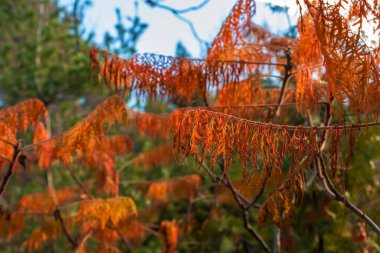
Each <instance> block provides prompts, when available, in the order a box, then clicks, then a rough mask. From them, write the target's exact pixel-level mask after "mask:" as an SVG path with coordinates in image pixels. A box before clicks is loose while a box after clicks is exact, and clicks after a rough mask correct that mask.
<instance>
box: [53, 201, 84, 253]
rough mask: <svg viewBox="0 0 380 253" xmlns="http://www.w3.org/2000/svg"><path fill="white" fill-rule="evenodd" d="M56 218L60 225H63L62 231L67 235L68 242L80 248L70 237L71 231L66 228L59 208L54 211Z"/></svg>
mask: <svg viewBox="0 0 380 253" xmlns="http://www.w3.org/2000/svg"><path fill="white" fill-rule="evenodd" d="M54 218H55V219H57V220H58V221H59V224H60V225H61V228H62V231H63V233H64V234H65V236H66V238H67V240H68V241H69V242H70V244H71V245H72V246H73V247H74V248H76V247H77V246H78V244H77V242H76V241H75V240H74V239H73V238H72V237H71V236H70V234H69V231H67V228H66V226H65V223H64V221H63V219H62V216H61V211H60V210H59V208H58V206H56V209H55V211H54Z"/></svg>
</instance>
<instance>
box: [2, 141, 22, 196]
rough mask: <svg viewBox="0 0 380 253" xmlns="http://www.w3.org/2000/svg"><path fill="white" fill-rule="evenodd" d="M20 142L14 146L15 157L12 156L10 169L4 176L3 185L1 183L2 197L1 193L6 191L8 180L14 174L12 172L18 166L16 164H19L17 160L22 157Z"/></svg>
mask: <svg viewBox="0 0 380 253" xmlns="http://www.w3.org/2000/svg"><path fill="white" fill-rule="evenodd" d="M19 147H20V143H18V144H17V145H16V146H14V148H13V149H14V151H13V157H12V161H11V163H10V164H9V167H8V170H7V172H6V174H5V176H4V179H3V181H2V182H1V185H0V197H1V195H2V194H3V193H4V191H5V188H6V187H7V185H8V182H9V180H10V178H11V176H12V173H13V170H14V169H15V167H16V164H17V160H18V158H19V157H20V155H21V152H20V148H19Z"/></svg>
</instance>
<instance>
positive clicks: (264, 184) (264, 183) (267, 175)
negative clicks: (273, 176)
mask: <svg viewBox="0 0 380 253" xmlns="http://www.w3.org/2000/svg"><path fill="white" fill-rule="evenodd" d="M269 177H270V169H269V168H267V173H266V175H265V178H264V180H263V182H262V184H261V187H260V191H259V192H258V193H257V195H256V197H255V198H254V199H253V200H252V202H251V203H250V204H249V205H248V206H246V207H245V209H246V210H248V209H250V208H251V207H252V206H254V205H256V204H257V201H259V199H260V198H261V196H262V195H263V193H264V190H265V186H266V184H267V181H268V178H269Z"/></svg>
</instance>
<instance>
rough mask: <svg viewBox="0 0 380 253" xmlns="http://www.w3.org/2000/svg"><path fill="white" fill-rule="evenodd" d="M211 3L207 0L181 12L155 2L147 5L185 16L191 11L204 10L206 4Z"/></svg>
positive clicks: (148, 0)
mask: <svg viewBox="0 0 380 253" xmlns="http://www.w3.org/2000/svg"><path fill="white" fill-rule="evenodd" d="M209 1H210V0H205V1H203V2H201V3H200V4H198V5H195V6H191V7H188V8H185V9H181V10H178V9H175V8H173V7H170V6H167V5H164V4H160V3H157V2H153V1H152V0H146V3H147V4H149V5H150V6H153V7H158V8H161V9H165V10H168V11H170V12H173V13H175V14H184V13H187V12H191V11H197V10H199V9H201V8H203V7H204V6H205V5H206V4H208V2H209Z"/></svg>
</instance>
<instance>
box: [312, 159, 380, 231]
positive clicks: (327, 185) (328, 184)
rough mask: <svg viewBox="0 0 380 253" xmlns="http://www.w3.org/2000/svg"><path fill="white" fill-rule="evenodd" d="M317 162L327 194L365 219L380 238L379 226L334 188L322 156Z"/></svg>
mask: <svg viewBox="0 0 380 253" xmlns="http://www.w3.org/2000/svg"><path fill="white" fill-rule="evenodd" d="M317 161H318V168H319V169H318V172H319V173H318V175H319V176H320V179H321V182H322V183H323V186H324V188H325V189H326V191H325V193H326V194H327V195H328V196H329V197H330V198H332V199H334V200H337V201H339V202H342V203H343V204H344V205H345V206H346V207H347V208H348V209H350V210H351V211H352V212H353V213H355V214H356V215H358V216H359V217H360V218H361V219H363V220H364V222H365V223H367V224H368V225H369V226H370V227H371V229H372V230H373V231H374V232H375V233H376V234H377V235H378V236H380V228H379V226H378V225H377V224H376V223H375V222H374V221H373V220H372V219H371V218H370V217H368V216H367V215H366V214H365V213H364V212H363V211H362V210H360V209H359V208H358V207H356V206H355V205H354V204H353V203H351V202H350V201H349V200H347V198H345V197H344V196H343V195H342V194H341V193H339V192H338V190H337V189H336V188H335V187H334V185H333V183H332V182H331V180H330V179H329V177H328V175H327V171H326V166H325V164H324V161H323V159H322V156H321V155H319V156H318V157H317Z"/></svg>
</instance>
